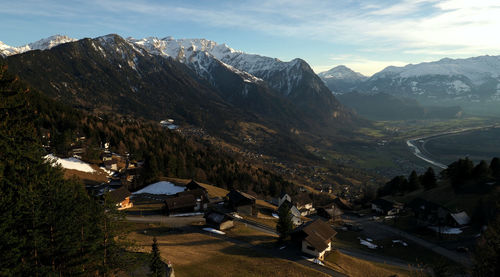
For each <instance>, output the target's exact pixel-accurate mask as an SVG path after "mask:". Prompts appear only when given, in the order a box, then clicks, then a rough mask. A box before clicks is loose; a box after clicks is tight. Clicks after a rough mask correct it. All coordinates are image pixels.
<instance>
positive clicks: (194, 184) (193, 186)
mask: <svg viewBox="0 0 500 277" xmlns="http://www.w3.org/2000/svg"><path fill="white" fill-rule="evenodd" d="M186 188H187V189H188V190H195V189H203V190H205V191H206V190H207V189H205V188H204V187H203V186H202V185H200V183H198V182H196V181H195V180H191V182H189V183H187V184H186Z"/></svg>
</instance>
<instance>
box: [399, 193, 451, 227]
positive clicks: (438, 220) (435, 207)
mask: <svg viewBox="0 0 500 277" xmlns="http://www.w3.org/2000/svg"><path fill="white" fill-rule="evenodd" d="M407 206H408V208H409V209H410V210H411V211H412V212H413V214H414V217H413V218H414V219H415V220H416V222H417V224H418V225H422V226H430V225H445V224H446V221H447V217H448V216H449V214H450V211H449V210H448V209H447V208H445V207H443V206H441V205H439V204H436V203H434V202H431V201H427V200H425V199H422V198H415V199H413V200H412V201H411V202H410V203H408V205H407Z"/></svg>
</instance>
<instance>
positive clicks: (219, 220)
mask: <svg viewBox="0 0 500 277" xmlns="http://www.w3.org/2000/svg"><path fill="white" fill-rule="evenodd" d="M204 217H205V221H206V222H207V225H209V226H211V227H213V228H215V229H218V230H221V231H223V230H227V229H229V228H232V227H233V226H234V221H233V218H232V217H230V216H228V215H227V214H225V213H222V212H217V211H210V212H207V213H205V216H204Z"/></svg>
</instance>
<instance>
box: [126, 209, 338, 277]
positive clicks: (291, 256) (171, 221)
mask: <svg viewBox="0 0 500 277" xmlns="http://www.w3.org/2000/svg"><path fill="white" fill-rule="evenodd" d="M125 219H126V220H127V221H131V222H142V223H165V224H168V225H169V226H172V227H176V228H180V229H183V230H186V231H188V232H196V233H200V234H204V235H208V236H212V237H216V238H219V239H222V240H225V241H229V242H231V243H234V244H237V245H238V246H241V247H244V248H250V249H252V250H254V251H256V252H259V253H261V254H262V255H270V256H274V257H277V258H280V259H284V260H289V261H292V262H296V263H299V264H301V265H304V266H307V267H309V268H312V269H314V270H317V271H319V272H323V273H325V274H328V275H330V276H336V277H346V275H344V274H342V273H340V272H337V271H335V270H333V269H331V268H328V267H325V266H321V265H318V264H314V263H312V262H310V261H308V260H306V259H304V258H303V257H302V254H301V252H300V251H292V250H291V249H283V250H280V249H277V248H266V247H261V246H258V245H253V244H251V243H248V242H245V241H241V240H238V239H235V238H231V237H228V236H225V235H219V234H214V233H210V232H207V231H204V230H202V229H201V228H200V227H196V226H192V225H191V223H196V222H200V221H204V218H203V217H202V216H191V217H169V216H162V215H151V216H126V217H125ZM243 222H244V223H245V224H247V226H248V227H251V228H255V229H256V230H259V231H263V232H267V233H270V232H274V231H270V230H269V229H270V228H269V227H266V228H262V227H261V226H257V225H253V224H252V223H255V222H250V221H247V220H244V221H243ZM274 234H276V233H275V232H274Z"/></svg>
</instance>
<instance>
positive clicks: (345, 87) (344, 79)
mask: <svg viewBox="0 0 500 277" xmlns="http://www.w3.org/2000/svg"><path fill="white" fill-rule="evenodd" d="M318 76H319V77H320V78H321V80H323V82H325V84H326V86H327V87H328V88H329V89H330V90H331V91H332V92H333V93H334V94H342V93H345V92H350V91H352V90H353V89H355V88H356V86H357V85H358V84H359V83H361V82H363V81H365V80H366V79H368V77H366V76H364V75H362V74H361V73H358V72H355V71H353V70H351V69H350V68H348V67H347V66H345V65H339V66H336V67H334V68H332V69H330V70H328V71H324V72H321V73H319V74H318Z"/></svg>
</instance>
